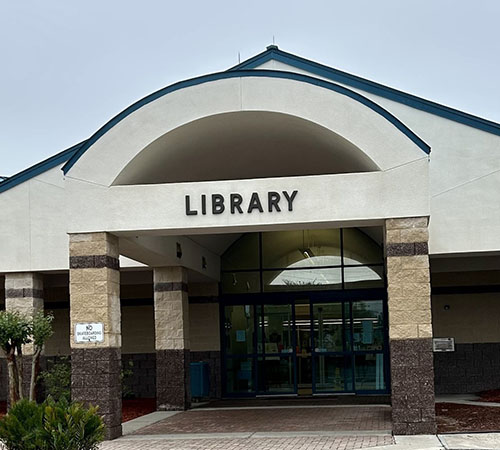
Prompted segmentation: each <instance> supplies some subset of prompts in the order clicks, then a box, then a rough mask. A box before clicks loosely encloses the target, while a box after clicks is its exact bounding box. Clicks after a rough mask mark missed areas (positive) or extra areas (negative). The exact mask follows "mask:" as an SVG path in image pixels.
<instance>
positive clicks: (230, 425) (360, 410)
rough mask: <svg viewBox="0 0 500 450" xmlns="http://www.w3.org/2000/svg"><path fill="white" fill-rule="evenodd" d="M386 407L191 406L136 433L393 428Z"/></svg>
mask: <svg viewBox="0 0 500 450" xmlns="http://www.w3.org/2000/svg"><path fill="white" fill-rule="evenodd" d="M391 428H392V427H391V410H390V408H386V407H377V406H371V407H362V406H354V407H333V408H328V407H326V408H325V407H313V408H262V409H261V408H252V409H217V410H202V409H200V410H189V411H185V412H182V413H179V414H176V415H175V416H173V417H169V418H168V419H165V420H162V421H160V422H156V423H154V424H152V425H149V426H147V427H144V428H142V429H140V430H139V431H136V432H135V433H134V434H147V435H153V434H171V433H236V432H286V431H356V430H370V431H371V430H389V431H390V430H391Z"/></svg>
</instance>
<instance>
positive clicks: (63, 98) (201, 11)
mask: <svg viewBox="0 0 500 450" xmlns="http://www.w3.org/2000/svg"><path fill="white" fill-rule="evenodd" d="M499 24H500V1H498V0H476V1H472V0H416V1H410V0H404V1H403V0H376V1H375V0H365V1H355V0H351V1H345V0H344V1H335V0H330V1H314V0H309V1H303V0H302V1H293V0H287V1H281V0H274V1H266V2H263V1H256V0H252V1H245V2H243V1H238V0H231V1H217V0H212V1H196V2H195V1H184V2H173V1H167V0H163V1H161V0H134V1H131V0H80V1H78V0H73V1H68V0H59V1H53V0H43V1H40V0H23V1H18V0H0V57H1V59H0V175H12V174H14V173H16V172H18V171H20V170H23V169H25V168H26V167H28V166H30V165H32V164H35V163H36V162H39V161H41V160H43V159H45V158H47V157H49V156H51V155H53V154H55V153H57V152H59V151H61V150H63V149H65V148H67V147H69V146H71V145H73V144H75V143H78V142H80V141H82V140H84V139H86V138H88V137H89V136H90V135H92V134H93V133H94V132H95V131H96V130H97V129H98V128H99V127H101V126H102V125H103V124H104V123H105V122H106V121H107V120H108V119H110V118H111V117H113V116H114V115H115V114H117V113H118V112H120V111H121V110H123V109H124V108H126V107H127V106H129V105H130V104H131V103H133V102H135V101H136V100H138V99H140V98H142V97H144V96H145V95H147V94H149V93H151V92H153V91H155V90H157V89H160V88H162V87H164V86H167V85H169V84H171V83H173V82H176V81H179V80H183V79H186V78H189V77H193V76H197V75H203V74H206V73H210V72H217V71H221V70H225V69H227V68H228V67H230V66H233V65H234V64H236V63H237V62H238V52H240V54H241V60H242V61H243V60H245V59H247V58H249V57H251V56H253V55H255V54H257V53H260V52H261V51H263V50H264V49H265V47H266V46H267V45H269V44H270V43H272V40H273V36H275V42H276V44H277V45H278V46H279V47H280V48H281V49H283V50H285V51H288V52H291V53H296V54H298V55H300V56H303V57H305V58H309V59H312V60H315V61H318V62H321V63H323V64H326V65H329V66H332V67H335V68H338V69H341V70H345V71H347V72H350V73H354V74H356V75H360V76H362V77H365V78H368V79H370V80H374V81H377V82H380V83H382V84H385V85H387V86H392V87H395V88H397V89H401V90H403V91H406V92H410V93H412V94H415V95H418V96H421V97H424V98H428V99H430V100H434V101H437V102H439V103H443V104H445V105H449V106H452V107H455V108H458V109H461V110H463V111H467V112H469V113H472V114H475V115H478V116H481V117H484V118H487V119H490V120H493V121H496V122H500V25H499Z"/></svg>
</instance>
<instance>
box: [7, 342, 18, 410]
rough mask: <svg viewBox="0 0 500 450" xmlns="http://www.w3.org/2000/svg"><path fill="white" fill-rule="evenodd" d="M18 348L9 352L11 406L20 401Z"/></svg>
mask: <svg viewBox="0 0 500 450" xmlns="http://www.w3.org/2000/svg"><path fill="white" fill-rule="evenodd" d="M15 351H16V349H15V348H14V347H13V348H11V349H10V351H9V353H7V368H8V371H9V407H12V405H14V403H16V402H17V401H19V380H18V371H17V364H16V354H15Z"/></svg>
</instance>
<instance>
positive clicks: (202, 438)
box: [100, 398, 500, 450]
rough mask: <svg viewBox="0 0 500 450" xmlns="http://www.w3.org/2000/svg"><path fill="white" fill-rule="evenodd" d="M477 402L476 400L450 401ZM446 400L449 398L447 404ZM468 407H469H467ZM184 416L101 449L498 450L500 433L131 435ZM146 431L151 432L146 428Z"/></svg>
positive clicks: (133, 425)
mask: <svg viewBox="0 0 500 450" xmlns="http://www.w3.org/2000/svg"><path fill="white" fill-rule="evenodd" d="M452 400H454V402H456V403H458V402H474V399H464V398H462V399H460V398H459V399H457V398H455V399H452ZM447 401H448V400H447ZM466 404H468V403H466ZM177 414H181V413H180V412H154V413H151V414H148V415H146V416H143V417H139V418H138V419H134V420H131V421H129V422H126V423H124V424H123V431H124V436H123V437H122V438H120V439H117V440H115V441H110V442H109V441H108V442H104V443H103V444H102V445H101V447H100V448H101V450H135V449H137V450H143V449H144V450H160V449H161V450H165V449H170V450H184V449H196V450H203V449H217V450H231V449H238V450H261V449H265V450H295V449H300V450H354V449H373V450H500V433H465V434H444V435H443V434H440V435H437V436H435V435H424V436H391V433H390V431H387V430H370V431H363V430H351V431H348V430H339V431H315V432H314V431H295V432H294V431H286V432H269V431H268V432H262V431H260V432H256V431H248V432H233V433H222V432H212V433H186V432H184V433H170V434H154V435H150V434H132V433H136V432H137V431H138V430H139V429H141V428H144V427H149V426H151V425H153V424H155V423H159V422H161V421H163V420H165V419H168V418H170V417H172V416H175V415H177ZM146 429H147V428H146Z"/></svg>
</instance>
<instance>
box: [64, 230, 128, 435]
mask: <svg viewBox="0 0 500 450" xmlns="http://www.w3.org/2000/svg"><path fill="white" fill-rule="evenodd" d="M69 253H70V258H69V265H70V317H71V337H70V339H71V394H72V399H73V400H75V401H78V402H83V403H85V404H92V405H96V406H98V407H99V414H100V415H102V416H103V418H104V423H105V424H106V438H107V439H114V438H116V437H118V436H121V434H122V426H121V419H122V417H121V415H122V400H121V379H120V371H121V316H120V271H119V268H120V267H119V259H118V258H119V252H118V238H117V237H116V236H113V235H111V234H109V233H87V234H71V235H70V251H69ZM95 322H98V323H99V322H100V323H102V324H103V330H104V341H103V342H95V343H76V341H75V336H74V333H75V326H76V324H77V323H95Z"/></svg>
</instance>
